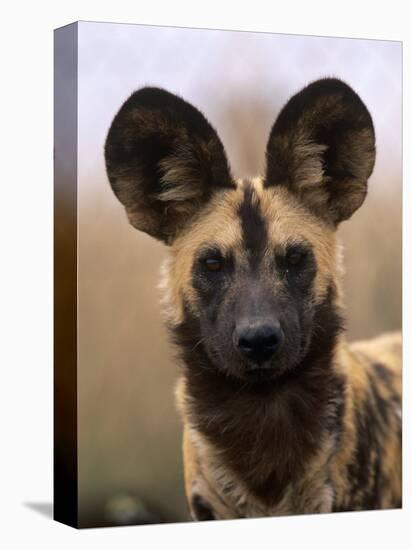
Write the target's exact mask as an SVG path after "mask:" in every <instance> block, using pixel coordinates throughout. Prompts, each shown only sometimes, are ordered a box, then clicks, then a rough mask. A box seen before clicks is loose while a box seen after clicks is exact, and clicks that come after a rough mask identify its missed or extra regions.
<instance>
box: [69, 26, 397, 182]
mask: <svg viewBox="0 0 412 550" xmlns="http://www.w3.org/2000/svg"><path fill="white" fill-rule="evenodd" d="M78 70H79V176H80V181H81V182H82V183H81V187H82V191H83V192H86V193H87V192H88V191H89V190H92V189H93V192H96V189H95V185H101V184H102V179H103V178H105V172H104V160H103V145H104V140H105V137H106V133H107V130H108V128H109V126H110V123H111V120H112V118H113V116H114V115H115V113H116V112H117V110H118V109H119V107H120V105H121V104H122V102H123V101H124V100H125V99H126V98H127V97H128V96H129V95H130V94H131V93H132V92H133V91H134V90H136V89H138V88H140V87H142V86H145V85H156V86H160V87H163V88H166V89H168V90H169V91H172V92H175V93H177V94H179V95H181V96H183V97H184V98H185V99H186V100H188V101H190V102H192V103H193V104H194V105H196V106H197V107H198V108H200V109H201V110H202V111H203V112H204V114H205V115H206V117H207V118H208V119H209V120H210V121H211V122H212V124H213V125H214V126H215V128H216V129H217V131H218V133H219V135H220V137H221V139H222V141H223V143H224V145H225V147H226V150H227V152H228V156H229V161H230V163H231V166H232V168H233V172H234V174H235V176H237V177H242V176H246V175H251V174H250V172H252V173H255V174H256V173H258V172H260V171H261V170H262V169H263V162H264V149H265V145H266V141H267V138H268V134H269V130H270V127H271V125H272V124H273V122H274V120H275V117H276V115H277V113H278V112H279V109H280V108H281V107H282V105H283V104H284V103H285V102H286V101H287V100H288V98H289V97H290V96H291V95H292V94H293V93H295V92H297V91H299V89H300V88H302V87H303V86H305V85H306V84H307V83H308V82H310V81H312V80H315V79H317V78H320V77H324V76H336V77H339V78H342V79H343V80H345V81H346V82H347V83H348V84H350V85H351V86H352V87H353V88H354V89H355V90H356V91H357V92H358V93H359V94H360V96H361V97H362V99H363V100H364V102H365V103H366V105H367V106H368V108H369V110H370V112H371V114H372V117H373V120H374V124H375V130H376V136H377V151H378V154H377V162H376V166H375V171H374V174H373V181H374V182H376V184H378V187H380V186H385V187H386V185H385V184H388V185H394V184H395V185H397V186H398V185H399V187H398V189H397V191H398V190H399V189H400V185H401V116H402V111H401V105H402V97H401V90H402V87H401V86H402V81H401V78H402V46H401V43H400V42H390V41H377V40H355V39H344V38H322V37H309V36H294V35H280V34H266V33H253V32H236V31H216V30H200V29H183V28H171V27H154V26H140V25H128V24H115V23H88V22H81V23H79V68H78ZM239 126H240V127H241V128H242V130H244V131H242V132H241V135H240V134H239ZM245 172H247V173H245ZM103 181H104V179H103Z"/></svg>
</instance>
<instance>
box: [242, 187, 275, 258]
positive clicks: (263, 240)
mask: <svg viewBox="0 0 412 550" xmlns="http://www.w3.org/2000/svg"><path fill="white" fill-rule="evenodd" d="M238 213H239V217H240V225H241V228H242V239H243V244H244V246H245V249H246V251H247V252H248V255H249V259H250V264H251V266H252V267H253V266H256V265H257V264H258V263H259V261H260V259H261V257H262V255H263V253H264V251H265V248H266V245H267V240H268V233H267V227H266V222H265V219H264V217H263V215H262V210H261V207H260V200H259V197H258V196H257V194H256V193H255V190H254V189H253V186H252V184H251V183H250V182H249V181H246V182H245V184H244V198H243V201H242V202H241V204H240V206H239V210H238Z"/></svg>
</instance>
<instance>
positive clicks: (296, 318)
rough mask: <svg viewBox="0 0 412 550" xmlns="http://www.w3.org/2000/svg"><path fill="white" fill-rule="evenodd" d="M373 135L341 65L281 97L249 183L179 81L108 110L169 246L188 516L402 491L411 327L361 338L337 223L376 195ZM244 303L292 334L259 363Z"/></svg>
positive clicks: (116, 173)
mask: <svg viewBox="0 0 412 550" xmlns="http://www.w3.org/2000/svg"><path fill="white" fill-rule="evenodd" d="M374 143H375V139H374V130H373V124H372V120H371V118H370V115H369V113H368V111H367V109H366V107H365V106H364V104H363V103H362V101H361V100H360V98H359V97H358V96H357V95H356V94H355V92H353V90H351V88H349V87H348V86H347V85H346V84H344V83H342V82H341V81H339V80H336V79H324V80H320V81H317V82H315V83H313V84H311V85H309V86H308V87H306V88H305V89H304V90H302V91H301V92H300V93H299V94H296V95H295V96H294V97H293V98H292V99H291V100H290V101H289V102H288V103H287V104H286V106H285V107H284V108H283V109H282V111H281V113H280V115H279V117H278V118H277V120H276V122H275V124H274V125H273V128H272V131H271V133H270V136H269V140H268V145H267V150H266V159H267V165H266V170H265V174H264V176H263V177H262V178H255V179H253V180H243V181H242V180H240V181H238V182H234V181H233V179H232V177H231V175H230V169H229V167H228V163H227V159H226V156H225V153H224V149H223V146H222V144H221V142H220V140H219V138H218V136H217V133H216V132H215V130H214V129H213V128H212V127H211V126H210V124H209V123H208V122H207V120H206V119H205V118H204V117H203V115H201V114H200V113H199V111H197V110H196V109H195V108H194V107H192V106H191V105H189V104H188V103H186V102H184V101H183V100H182V99H180V98H177V97H176V96H173V95H172V94H169V93H168V92H165V91H163V90H158V89H152V88H146V89H143V90H140V91H138V92H136V93H135V94H133V95H132V96H131V98H129V100H128V101H127V102H126V103H125V104H124V106H123V107H122V108H121V110H120V111H119V113H118V115H117V116H116V117H115V119H114V122H113V125H112V127H111V129H110V131H109V134H108V139H107V142H106V163H107V170H108V175H109V179H110V182H111V184H112V187H113V189H114V191H115V193H116V194H117V196H118V198H119V199H120V201H121V202H122V203H123V204H124V206H125V207H126V211H127V213H128V216H129V219H130V221H131V223H132V224H133V225H135V227H137V228H138V229H141V230H143V231H146V232H147V233H149V234H151V235H153V236H154V237H156V238H158V239H161V240H163V241H164V242H165V243H166V244H168V245H169V246H170V254H169V259H168V261H167V262H166V264H165V265H164V267H163V277H162V291H163V306H164V311H165V317H166V322H167V325H168V327H169V329H170V332H171V335H172V338H173V340H174V341H175V343H176V344H177V346H178V349H179V352H180V357H181V364H182V375H181V378H180V382H179V384H178V388H177V392H176V395H177V401H178V404H179V410H180V412H181V415H182V419H183V423H184V436H183V441H184V443H183V455H184V463H185V489H186V494H187V497H188V502H189V506H190V508H191V513H192V516H193V517H194V518H197V519H218V518H236V517H257V516H269V515H283V514H300V513H316V512H331V511H343V510H364V509H375V508H393V507H398V506H400V505H401V435H402V433H401V341H400V336H399V335H387V336H383V337H380V338H377V339H375V340H371V341H368V342H359V343H355V344H351V345H349V344H348V343H347V342H346V340H345V337H344V332H343V328H344V327H343V320H342V310H343V301H342V292H341V272H342V267H341V251H340V246H339V241H338V238H337V235H336V228H337V226H338V225H339V223H340V222H342V221H344V220H346V219H348V218H349V217H350V216H351V215H352V213H353V212H354V211H355V210H356V209H357V208H359V206H360V205H361V204H362V202H363V200H364V198H365V196H366V192H367V180H368V178H369V176H370V174H371V171H372V169H373V164H374V159H375V145H374ZM293 254H294V255H295V257H296V254H297V255H298V261H297V266H296V265H295V264H296V260H295V262H294V264H291V263H290V261H289V258H290V256H291V255H293ZM205 255H206V258H209V259H210V258H211V259H212V261H213V262H214V263H215V264H216V263H217V264H218V266H219V267H218V271H219V273H217V274H216V273H215V274H211V273H210V272H208V271H207V269H206V267H205V266H206V264H205ZM299 258H300V259H299ZM302 258H303V259H302ZM245 312H246V313H245ZM245 315H249V316H251V315H252V316H253V318H256V317H259V316H260V317H263V316H266V317H265V318H268V319H272V320H273V319H274V320H275V321H276V322H279V323H280V327H281V329H282V334H283V335H284V341H283V343H282V347H281V349H280V351H279V353H278V354H277V355H275V357H274V358H271V359H270V360H268V361H267V362H266V363H265V368H260V369H257V372H254V371H256V369H255V365H251V363H250V361H249V360H246V359H245V358H244V357H243V356H242V357H241V356H240V355H239V350H238V348H237V347H236V342H235V340H234V336H233V335H234V334H235V332H234V328H233V327H235V328H236V326H237V324H236V323H238V322H239V318H240V317H242V319H244V318H245ZM252 366H253V368H252ZM255 374H258V375H259V376H260V375H264V378H256V377H255V378H253V377H252V378H251V375H255Z"/></svg>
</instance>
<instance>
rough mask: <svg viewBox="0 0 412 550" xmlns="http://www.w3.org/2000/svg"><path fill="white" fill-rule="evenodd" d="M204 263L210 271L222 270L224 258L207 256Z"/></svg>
mask: <svg viewBox="0 0 412 550" xmlns="http://www.w3.org/2000/svg"><path fill="white" fill-rule="evenodd" d="M204 264H205V266H206V269H207V270H208V271H213V272H216V271H221V270H222V268H223V260H222V259H219V258H206V259H205V260H204Z"/></svg>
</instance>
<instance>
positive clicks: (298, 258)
mask: <svg viewBox="0 0 412 550" xmlns="http://www.w3.org/2000/svg"><path fill="white" fill-rule="evenodd" d="M305 255H306V254H305V251H303V250H291V251H290V252H289V253H288V255H287V256H286V262H287V265H288V267H298V266H300V265H301V264H302V263H303V261H304V259H305Z"/></svg>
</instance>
